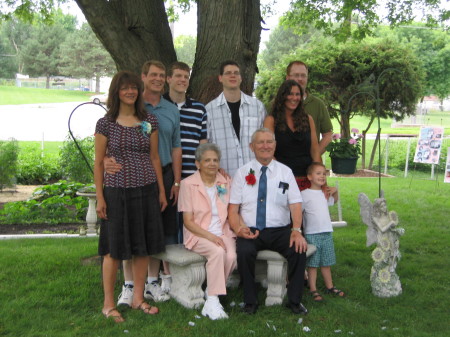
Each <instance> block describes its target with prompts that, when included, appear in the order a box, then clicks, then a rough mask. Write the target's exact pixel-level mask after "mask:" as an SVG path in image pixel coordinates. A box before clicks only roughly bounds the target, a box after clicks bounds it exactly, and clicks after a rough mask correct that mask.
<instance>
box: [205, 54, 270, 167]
mask: <svg viewBox="0 0 450 337" xmlns="http://www.w3.org/2000/svg"><path fill="white" fill-rule="evenodd" d="M219 82H220V83H222V86H223V92H222V93H221V94H220V95H219V96H218V97H217V98H215V99H214V100H212V101H211V102H209V103H208V105H206V111H207V113H208V122H207V125H208V126H207V130H208V141H209V142H211V143H215V144H217V145H219V147H220V149H221V151H222V159H221V161H220V166H221V168H222V169H224V170H225V171H226V172H227V173H228V174H229V175H230V176H233V175H234V173H235V172H236V170H237V169H238V168H239V167H241V166H242V165H244V164H246V163H248V162H249V161H250V160H251V159H253V158H254V154H253V153H252V151H251V150H250V147H249V144H250V142H251V136H252V134H253V132H255V131H256V130H257V129H259V128H260V127H262V125H263V121H264V118H265V117H266V109H265V108H264V105H263V104H262V103H261V101H259V100H257V99H256V98H254V97H251V96H249V95H246V94H244V93H243V92H242V91H241V89H240V85H241V82H242V77H241V72H240V68H239V64H238V63H237V62H235V61H225V62H223V63H222V64H221V65H220V75H219Z"/></svg>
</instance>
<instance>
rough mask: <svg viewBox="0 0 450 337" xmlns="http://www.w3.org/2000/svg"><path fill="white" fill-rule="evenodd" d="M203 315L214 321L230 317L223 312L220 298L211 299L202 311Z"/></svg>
mask: <svg viewBox="0 0 450 337" xmlns="http://www.w3.org/2000/svg"><path fill="white" fill-rule="evenodd" d="M202 315H203V316H205V317H209V318H210V319H212V320H216V319H227V318H228V315H227V313H226V312H225V311H224V310H223V307H222V305H221V304H220V302H219V298H218V297H213V298H211V297H209V298H208V300H207V301H206V302H205V305H204V306H203V309H202Z"/></svg>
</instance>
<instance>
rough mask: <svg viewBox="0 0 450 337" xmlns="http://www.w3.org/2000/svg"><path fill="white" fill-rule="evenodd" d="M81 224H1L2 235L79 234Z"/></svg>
mask: <svg viewBox="0 0 450 337" xmlns="http://www.w3.org/2000/svg"><path fill="white" fill-rule="evenodd" d="M80 225H82V224H79V223H75V224H70V223H69V224H57V225H49V224H27V225H25V224H18V225H3V224H0V235H5V234H42V233H79V229H80Z"/></svg>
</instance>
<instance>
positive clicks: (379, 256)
mask: <svg viewBox="0 0 450 337" xmlns="http://www.w3.org/2000/svg"><path fill="white" fill-rule="evenodd" d="M372 260H374V261H375V262H381V261H384V252H383V251H382V250H381V249H380V248H378V247H377V248H375V249H374V250H373V252H372Z"/></svg>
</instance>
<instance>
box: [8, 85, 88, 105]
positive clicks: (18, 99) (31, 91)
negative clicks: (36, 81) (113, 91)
mask: <svg viewBox="0 0 450 337" xmlns="http://www.w3.org/2000/svg"><path fill="white" fill-rule="evenodd" d="M92 95H94V94H93V93H92V92H87V91H75V90H57V89H36V88H17V87H12V86H0V105H16V104H36V103H64V102H87V101H89V97H90V96H92Z"/></svg>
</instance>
